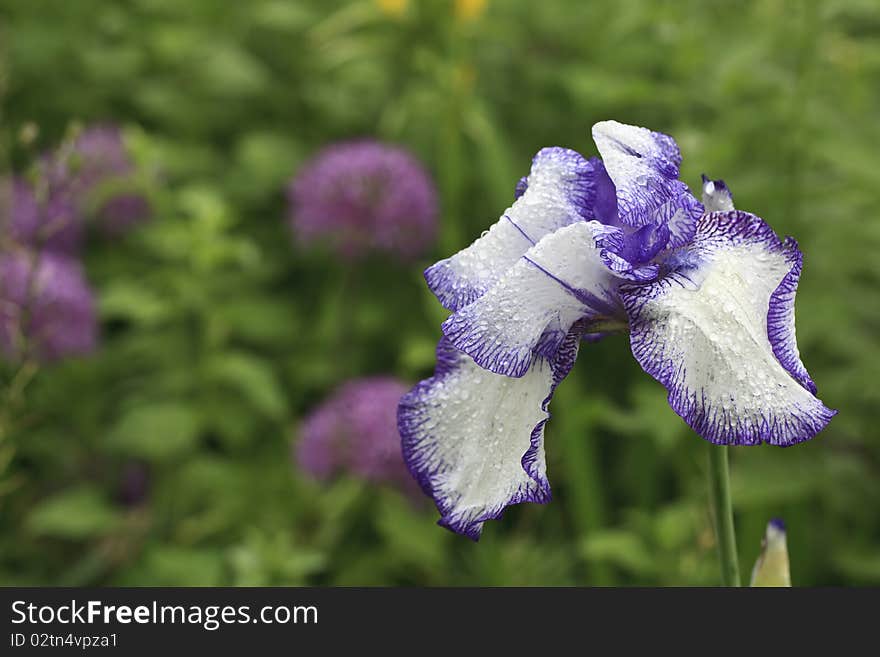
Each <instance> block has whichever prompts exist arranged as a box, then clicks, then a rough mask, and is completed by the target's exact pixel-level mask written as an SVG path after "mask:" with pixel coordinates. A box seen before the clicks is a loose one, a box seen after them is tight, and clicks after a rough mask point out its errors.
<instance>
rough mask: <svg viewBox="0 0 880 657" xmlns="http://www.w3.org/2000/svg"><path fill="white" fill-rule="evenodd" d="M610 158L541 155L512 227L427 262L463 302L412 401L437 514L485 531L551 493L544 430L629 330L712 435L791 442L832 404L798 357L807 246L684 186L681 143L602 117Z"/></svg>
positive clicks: (414, 465)
mask: <svg viewBox="0 0 880 657" xmlns="http://www.w3.org/2000/svg"><path fill="white" fill-rule="evenodd" d="M593 139H594V141H595V142H596V146H597V148H598V151H599V153H600V155H601V156H602V157H601V159H599V158H595V157H593V158H589V159H588V158H585V157H583V156H582V155H580V154H579V153H577V152H575V151H573V150H569V149H566V148H545V149H543V150H541V151H540V152H539V153H538V154H537V155H536V156H535V158H534V159H533V161H532V168H531V171H530V172H529V175H528V176H527V177H526V178H523V179H522V180H521V181H520V182H519V184H518V185H517V188H516V200H515V202H514V203H513V205H512V206H511V207H509V208H508V209H507V210H506V211H505V212H504V214H503V215H502V216H501V218H500V219H499V220H498V222H497V223H496V224H495V225H493V226H492V227H491V228H490V229H489V230H488V231H486V232H484V233H483V235H482V236H481V237H480V238H479V239H477V240H476V241H475V242H474V243H473V244H471V245H470V246H469V247H467V248H466V249H464V250H462V251H460V252H459V253H457V254H455V255H453V256H452V257H450V258H447V259H445V260H441V261H440V262H438V263H436V264H435V265H433V266H431V267H429V268H428V269H427V270H426V271H425V278H426V280H427V283H428V285H429V287H430V288H431V290H432V291H433V292H434V294H435V295H436V296H437V298H438V299H439V301H440V302H441V303H442V304H443V306H444V307H446V308H447V309H448V310H449V311H451V313H452V314H451V315H450V316H449V318H448V319H447V320H446V321H445V322H444V323H443V327H442V328H443V334H444V336H443V338H442V339H441V340H440V343H439V345H438V347H437V367H436V370H435V373H434V376H433V377H431V378H430V379H427V380H425V381H422V382H421V383H419V384H418V385H416V387H415V388H413V389H412V390H411V391H410V392H409V393H407V394H406V395H405V396H404V397H403V398H402V400H401V403H400V406H399V409H398V425H399V429H400V434H401V437H402V441H403V443H402V445H403V453H404V457H405V459H406V461H407V464H408V466H409V468H410V471H411V473H412V474H413V476H414V477H415V478H416V480H417V481H418V482H419V483H420V485H421V487H422V489H423V490H424V491H425V492H426V493H427V494H428V495H430V496H431V497H433V498H434V501H435V502H436V504H437V507H438V508H439V510H440V513H441V518H440V524H441V525H443V526H446V527H448V528H450V529H452V530H454V531H456V532H459V533H461V534H464V535H466V536H469V537H471V538H473V539H477V538H479V535H480V533H481V531H482V527H483V523H484V522H485V521H487V520H490V519H496V518H499V517H500V516H501V514H502V513H503V510H504V509H505V508H506V507H507V506H508V505H511V504H516V503H519V502H526V501H530V502H539V503H545V502H547V501H549V499H550V484H549V482H548V480H547V474H546V461H545V456H544V440H543V438H544V425H545V424H546V422H547V420H548V418H549V413H548V407H549V404H550V400H551V398H552V396H553V391H554V389H555V388H556V386H557V385H559V383H560V382H561V381H562V380H563V379H564V378H565V377H566V375H567V374H568V373H569V371H570V370H571V368H572V366H573V365H574V361H575V357H576V356H577V353H578V348H579V346H580V343H581V342H582V341H593V340H595V339H599V338H601V337H602V336H604V335H606V334H607V333H609V332H611V331H623V330H628V331H629V336H630V344H631V348H632V353H633V355H634V356H635V358H636V360H637V361H638V362H639V364H640V365H641V366H642V368H643V369H644V370H645V371H646V372H647V373H648V374H650V375H651V376H653V377H654V378H655V379H657V381H659V382H660V383H662V384H663V385H664V386H665V387H666V389H667V390H668V392H669V396H668V398H669V404H670V406H671V407H672V409H673V410H674V411H675V412H676V413H678V415H680V416H681V417H682V418H683V419H684V421H685V422H687V424H688V425H690V427H691V428H692V429H693V430H694V431H696V433H698V434H699V435H700V436H702V437H703V438H705V439H706V440H708V441H710V442H712V443H717V444H723V445H757V444H761V443H769V444H772V445H781V446H787V445H792V444H795V443H798V442H801V441H804V440H808V439H810V438H812V437H813V436H815V435H816V434H817V433H818V432H819V431H820V430H822V429H823V428H824V427H825V425H826V424H827V423H828V422H829V420H830V419H831V417H832V416H833V415H834V414H835V412H836V411H833V410H830V409H828V408H826V407H825V405H824V404H823V403H822V402H821V401H820V400H819V399H817V397H816V394H815V393H816V386H815V384H814V383H813V380H812V379H811V378H810V375H809V374H808V373H807V370H806V368H805V367H804V365H803V363H801V359H800V356H799V353H798V348H797V343H796V340H795V326H794V299H795V291H796V289H797V284H798V278H799V276H800V273H801V262H802V257H801V252H800V250H799V249H798V245H797V242H795V240H794V239H792V238H790V237H787V238H786V239H785V240H784V241H780V240H779V238H777V236H776V235H775V233H774V232H773V230H772V229H771V228H770V227H769V226H768V225H767V224H766V223H765V222H764V221H763V220H762V219H760V218H759V217H757V216H755V215H753V214H749V213H748V212H741V211H738V210H735V209H734V207H733V198H732V196H731V194H730V192H729V190H728V189H727V187H726V185H724V183H723V182H722V181H712V180H709V179H707V178H705V177H704V185H703V198H702V203H701V202H700V201H698V200H697V199H696V198H695V197H694V196H693V195H692V194H691V192H690V190H689V189H688V187H687V185H685V184H684V183H683V182H681V181H680V180H679V179H678V175H679V164H680V163H681V154H680V152H679V149H678V146H677V144H676V143H675V141H674V140H673V139H672V138H671V137H669V136H667V135H664V134H661V133H658V132H653V131H651V130H647V129H645V128H640V127H636V126H630V125H624V124H621V123H617V122H615V121H603V122H601V123H597V124H596V125H595V126H593Z"/></svg>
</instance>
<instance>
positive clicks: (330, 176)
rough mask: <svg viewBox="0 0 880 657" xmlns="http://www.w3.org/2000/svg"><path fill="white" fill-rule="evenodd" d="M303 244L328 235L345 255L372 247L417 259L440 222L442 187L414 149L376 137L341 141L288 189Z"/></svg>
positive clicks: (292, 215) (292, 221) (295, 226)
mask: <svg viewBox="0 0 880 657" xmlns="http://www.w3.org/2000/svg"><path fill="white" fill-rule="evenodd" d="M287 194H288V200H289V203H290V215H289V220H290V224H291V227H292V228H293V231H294V234H295V235H296V237H297V239H298V240H299V241H300V242H301V243H302V244H312V243H314V242H317V241H327V242H329V243H330V244H331V245H332V246H333V247H334V248H335V250H336V251H337V252H338V253H339V254H340V255H342V256H343V257H345V258H358V257H361V256H363V255H364V254H366V253H367V252H369V251H379V252H383V253H389V254H392V255H396V256H398V257H399V258H401V259H404V260H406V259H411V258H413V257H415V256H418V255H419V254H420V253H422V252H423V251H424V250H425V248H426V247H427V246H428V245H430V244H431V243H432V242H433V240H434V236H435V234H436V229H437V193H436V190H435V188H434V184H433V182H432V181H431V178H430V177H429V176H428V174H427V172H426V171H425V169H424V168H423V167H422V165H421V164H419V162H418V161H417V160H416V159H415V158H414V157H413V156H412V155H411V154H409V153H408V152H406V151H404V150H402V149H400V148H395V147H393V146H388V145H385V144H380V143H377V142H373V141H357V142H347V143H340V144H335V145H333V146H330V147H328V148H325V149H324V150H323V151H321V152H320V153H318V155H317V156H315V158H314V159H312V160H311V161H310V162H308V163H307V164H306V165H305V166H304V167H303V169H302V170H301V171H300V173H299V174H298V175H297V176H296V178H295V179H294V180H293V181H292V182H291V183H290V185H289V186H288V190H287Z"/></svg>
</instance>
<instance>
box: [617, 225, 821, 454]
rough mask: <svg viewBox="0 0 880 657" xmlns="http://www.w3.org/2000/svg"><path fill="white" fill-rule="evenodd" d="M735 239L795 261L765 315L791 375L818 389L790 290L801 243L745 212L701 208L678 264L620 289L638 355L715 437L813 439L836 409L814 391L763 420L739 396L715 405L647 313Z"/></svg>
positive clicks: (688, 416)
mask: <svg viewBox="0 0 880 657" xmlns="http://www.w3.org/2000/svg"><path fill="white" fill-rule="evenodd" d="M737 246H751V247H758V248H761V249H764V250H765V251H766V253H768V254H775V255H777V256H780V255H781V256H784V258H785V259H786V261H787V262H788V263H789V264H790V265H791V269H790V270H789V272H788V273H787V274H786V275H785V276H784V278H783V279H782V282H781V283H780V284H779V285H778V287H777V288H776V290H775V291H774V292H773V293H772V295H771V297H770V302H769V306H770V308H769V311H768V315H767V326H768V340H769V342H770V343H771V346H772V352H773V355H774V356H775V357H776V358H777V359H778V360H779V364H780V365H781V366H782V367H783V368H784V369H785V371H786V372H787V373H788V374H789V375H790V376H791V377H792V379H794V380H795V381H796V382H797V383H798V384H800V385H801V386H802V387H803V388H805V389H807V390H808V391H809V392H810V393H813V392H814V391H815V388H814V387H813V388H812V389H811V387H810V385H809V384H810V383H812V381H811V380H810V379H809V375H808V374H806V370H805V369H802V368H803V365H802V364H801V363H800V359H799V358H798V357H797V352H796V345H795V343H794V321H793V298H794V290H795V289H796V285H797V276H798V274H799V272H800V268H799V251H797V248H796V245H795V244H794V243H793V240H786V242H785V243H780V241H779V239H778V238H777V237H776V235H775V233H774V232H773V230H772V229H771V228H770V227H769V226H768V225H767V224H766V223H764V222H763V221H762V220H761V219H760V218H758V217H755V216H754V215H749V214H748V213H744V212H736V211H732V212H719V213H714V214H710V215H706V216H704V217H703V218H701V220H700V222H699V224H698V227H697V234H696V235H695V237H694V240H693V242H692V243H691V244H689V245H688V246H687V247H686V253H684V254H682V253H677V254H676V264H677V266H678V267H679V269H673V270H671V271H669V272H668V273H667V274H666V276H665V277H664V278H661V279H660V280H658V281H656V282H654V283H651V284H648V285H624V286H622V287H621V290H620V291H621V297H622V299H623V302H624V305H625V307H626V310H627V314H628V315H629V318H630V341H631V346H632V351H633V355H634V356H635V357H636V360H637V361H638V362H639V363H640V364H641V366H642V368H643V369H644V370H645V371H646V372H647V373H648V374H650V375H651V376H653V377H654V378H655V379H657V380H658V381H659V382H660V383H662V384H663V385H664V386H665V387H666V388H667V389H668V391H669V403H670V405H671V406H672V408H673V410H675V412H676V413H677V414H678V415H680V416H681V417H682V418H683V419H684V420H685V421H686V422H687V423H688V424H689V425H690V426H691V428H692V429H694V431H696V432H697V433H698V434H699V435H701V436H702V437H703V438H705V439H706V440H708V441H710V442H713V443H717V444H737V445H755V444H760V443H762V442H766V443H770V444H774V445H782V446H787V445H793V444H795V443H798V442H802V441H805V440H809V439H810V438H812V437H813V436H815V435H816V434H817V433H818V432H819V431H821V430H822V429H823V428H824V427H825V426H826V425H827V424H828V422H829V421H830V419H831V418H832V417H833V416H834V415H835V414H836V413H837V411H835V410H832V409H828V408H826V407H825V406H824V405H823V404H822V403H821V402H820V401H819V400H817V399H815V397H813V396H810V397H809V398H808V399H811V400H812V401H810V402H809V403H806V402H804V403H803V404H802V405H801V406H797V407H796V408H793V409H791V410H790V411H789V412H785V413H775V412H773V411H771V410H768V411H766V412H762V413H761V415H760V421H753V420H751V419H750V418H748V417H741V416H739V415H737V413H736V412H735V411H734V410H732V409H734V408H736V405H737V404H738V403H740V402H738V401H737V400H736V399H731V400H730V403H731V410H729V409H727V408H720V407H717V406H712V405H711V404H710V402H709V400H708V399H707V395H706V391H705V389H703V390H700V391H697V390H693V389H688V388H687V386H686V385H685V378H686V375H687V369H686V367H685V364H684V362H678V361H676V360H675V359H671V358H669V356H668V354H669V353H671V352H670V349H671V348H672V347H671V346H670V345H669V344H665V343H664V342H663V341H662V340H660V342H658V339H657V336H655V335H654V330H655V328H656V326H655V322H656V321H658V320H657V319H656V318H652V317H651V316H649V315H648V314H646V313H645V308H646V307H647V305H648V304H649V303H650V302H652V301H653V300H654V299H657V298H659V297H660V296H661V295H663V294H665V293H666V292H667V291H668V290H669V289H671V287H673V286H679V287H684V288H686V289H693V288H694V287H695V285H697V284H696V283H694V280H693V278H692V277H691V274H690V273H689V272H696V271H698V270H699V268H700V267H701V266H702V263H703V259H704V257H705V256H706V255H707V254H709V253H711V252H712V250H714V249H718V248H726V247H737ZM665 321H669V320H665ZM703 330H705V329H703ZM674 347H675V348H677V349H681V350H687V349H688V345H682V344H676V345H674ZM682 353H684V352H682ZM780 354H781V355H782V357H780ZM753 375H754V373H753V374H752V376H753ZM745 378H746V379H747V378H748V377H745ZM780 394H781V392H780ZM780 399H781V398H780ZM779 403H781V401H780V402H779ZM799 403H800V402H799Z"/></svg>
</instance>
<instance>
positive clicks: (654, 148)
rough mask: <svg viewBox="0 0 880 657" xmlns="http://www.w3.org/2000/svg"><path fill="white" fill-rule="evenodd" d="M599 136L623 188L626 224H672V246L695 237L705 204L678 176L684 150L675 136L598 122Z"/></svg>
mask: <svg viewBox="0 0 880 657" xmlns="http://www.w3.org/2000/svg"><path fill="white" fill-rule="evenodd" d="M593 140H594V141H595V142H596V147H597V148H598V149H599V153H600V154H601V156H602V161H603V163H604V165H605V169H606V170H607V172H608V175H609V177H610V178H611V181H612V182H613V183H614V186H615V188H616V190H617V213H618V220H619V222H620V223H621V224H622V225H625V226H634V227H639V226H644V225H646V224H649V223H652V222H659V221H662V222H664V223H668V224H669V233H670V242H669V246H670V247H672V248H675V247H678V246H682V245H683V244H686V243H687V241H688V240H689V239H690V238H691V237H692V236H693V232H694V229H695V226H696V220H697V219H698V218H699V217H700V215H702V213H703V208H702V205H701V204H700V203H699V202H698V201H697V200H696V199H695V198H694V197H693V195H692V194H691V193H690V190H688V188H687V185H685V184H684V183H683V182H681V181H680V180H678V166H679V164H681V153H680V151H679V150H678V145H677V144H676V143H675V140H674V139H672V137H670V136H668V135H664V134H662V133H659V132H653V131H651V130H648V129H647V128H640V127H638V126H632V125H626V124H623V123H618V122H617V121H601V122H599V123H597V124H596V125H594V126H593Z"/></svg>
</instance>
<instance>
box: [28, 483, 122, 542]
mask: <svg viewBox="0 0 880 657" xmlns="http://www.w3.org/2000/svg"><path fill="white" fill-rule="evenodd" d="M119 521H120V515H119V513H118V512H117V511H116V510H115V509H114V508H113V507H112V506H111V505H110V504H109V503H108V502H107V500H106V499H105V498H104V497H103V495H102V494H101V492H100V491H99V490H98V489H97V488H93V487H91V486H81V487H78V488H73V489H70V490H66V491H63V492H61V493H59V494H57V495H55V496H54V497H50V498H49V499H47V500H44V501H42V502H41V503H39V504H38V505H37V506H36V508H34V510H33V511H31V513H30V515H29V516H28V521H27V528H28V530H30V531H31V532H33V533H35V534H38V535H40V536H51V537H54V538H68V539H86V538H91V537H94V536H100V535H103V534H107V533H108V532H110V531H112V530H113V529H114V528H116V527H117V525H118V524H119Z"/></svg>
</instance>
